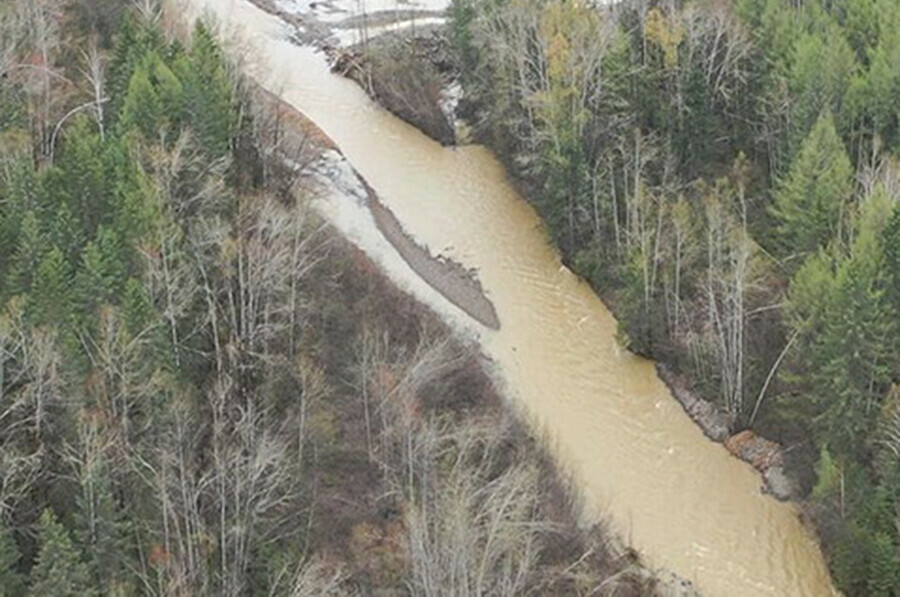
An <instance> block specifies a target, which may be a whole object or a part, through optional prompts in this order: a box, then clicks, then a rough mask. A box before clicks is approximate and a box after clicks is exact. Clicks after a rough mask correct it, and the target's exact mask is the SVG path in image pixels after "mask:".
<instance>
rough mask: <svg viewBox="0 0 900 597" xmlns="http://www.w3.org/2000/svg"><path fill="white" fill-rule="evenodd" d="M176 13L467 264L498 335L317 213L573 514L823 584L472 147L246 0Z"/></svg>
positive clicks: (700, 562)
mask: <svg viewBox="0 0 900 597" xmlns="http://www.w3.org/2000/svg"><path fill="white" fill-rule="evenodd" d="M186 10H187V12H186V13H185V14H198V11H207V12H208V13H211V14H212V15H213V16H214V17H215V18H216V20H218V21H219V23H220V26H221V29H222V35H223V37H224V38H226V39H227V40H228V43H229V44H230V46H231V50H232V51H240V52H242V53H244V54H246V55H248V56H251V57H252V58H251V59H247V60H245V62H246V64H245V69H246V71H247V72H248V74H250V75H251V76H253V77H254V78H255V79H257V81H258V82H259V83H261V84H262V85H263V86H264V87H266V88H267V89H269V90H270V91H272V92H274V93H276V94H277V95H279V96H280V97H281V98H283V99H284V100H285V101H286V102H288V103H290V104H291V105H293V106H295V107H296V108H297V109H298V110H300V111H301V112H303V113H304V114H305V115H306V116H307V117H309V118H310V119H311V120H313V121H314V122H315V123H316V124H317V125H318V126H320V127H321V128H322V129H323V130H324V131H325V133H327V134H328V135H329V136H330V137H331V138H332V139H333V140H334V142H335V143H336V144H337V145H338V147H340V149H341V151H342V152H343V153H344V154H345V156H346V157H347V159H348V160H349V162H350V163H351V164H352V165H353V167H354V168H355V169H356V170H357V171H358V172H359V173H360V174H361V175H362V176H363V177H364V178H365V179H366V180H367V181H368V183H369V184H370V185H371V186H372V188H373V189H374V190H375V191H376V192H377V194H378V195H379V197H380V198H381V200H382V201H383V202H384V204H385V205H387V206H388V207H389V208H390V209H391V210H393V212H394V213H395V214H396V216H397V218H398V219H399V221H400V222H401V224H402V225H403V226H404V228H405V229H406V230H407V231H408V232H409V234H410V235H412V236H413V237H414V238H415V239H416V240H417V241H418V242H419V243H421V244H424V245H427V246H428V247H429V248H430V249H431V251H432V252H433V253H440V254H442V255H445V256H447V257H449V258H451V259H453V260H455V261H457V262H459V263H461V264H463V265H464V266H466V267H469V268H474V269H476V270H477V272H478V277H479V279H480V281H481V284H482V285H483V287H484V289H485V291H486V293H487V295H488V298H490V300H491V301H493V303H494V305H495V307H496V310H497V313H498V315H499V318H500V322H501V328H500V329H499V330H498V331H494V330H490V329H488V328H485V327H483V326H480V325H479V324H477V323H475V322H474V321H472V320H471V319H470V318H468V317H467V316H466V315H465V314H464V313H462V312H461V311H459V310H458V309H456V308H455V307H453V306H452V305H450V304H449V303H448V302H447V301H445V300H442V298H441V297H440V296H439V295H437V294H436V293H435V292H433V291H430V290H429V289H428V288H427V287H426V286H425V285H424V284H423V283H422V282H421V281H420V280H415V279H413V278H414V277H415V274H414V273H413V272H412V271H411V270H410V269H409V268H404V266H403V264H402V262H400V261H399V260H398V259H397V258H396V256H395V255H391V254H390V253H391V251H392V249H391V247H390V245H388V244H387V243H385V242H384V240H383V239H382V238H380V235H379V233H378V231H377V230H375V229H374V227H372V226H368V225H367V224H366V221H365V220H364V219H360V218H357V219H356V220H353V218H343V219H342V216H341V214H342V213H344V211H345V210H344V207H342V206H340V205H337V206H334V205H333V206H331V207H330V208H328V209H325V210H324V211H325V212H326V215H329V214H330V217H331V218H333V220H334V221H335V224H336V226H337V227H338V228H341V229H342V230H344V231H345V233H346V234H347V235H348V237H350V238H351V240H353V241H354V242H356V243H358V244H360V245H361V246H362V248H363V249H364V250H366V251H367V252H369V253H370V254H372V255H373V257H374V258H375V259H376V262H379V263H381V264H382V265H383V266H384V267H385V269H387V270H388V273H389V274H390V275H391V277H392V278H394V279H395V280H397V281H398V283H400V285H401V286H405V287H407V288H408V289H409V290H410V291H411V292H414V293H416V294H417V295H418V296H419V297H420V298H421V299H422V300H424V301H425V302H427V303H428V304H429V305H431V306H432V307H433V308H434V309H435V310H437V311H438V312H439V313H441V314H442V315H444V316H445V317H446V318H447V319H448V320H449V321H450V322H451V323H452V324H453V325H455V326H456V327H457V328H459V329H460V330H461V333H468V334H470V335H474V336H475V337H476V338H477V339H478V342H479V343H480V345H481V347H482V350H483V351H484V353H485V354H486V355H487V357H489V358H490V359H491V360H492V361H493V363H494V366H495V368H496V371H495V373H496V377H497V379H498V380H500V383H501V385H502V386H503V387H502V390H503V391H504V392H505V393H506V394H507V395H508V396H509V397H510V398H511V399H513V400H517V401H519V402H520V403H521V404H522V405H523V407H524V410H525V412H527V413H528V415H529V417H530V418H531V420H532V423H533V424H534V425H535V426H536V428H537V429H538V430H539V431H540V432H545V433H547V435H548V436H549V437H550V438H551V441H552V442H553V445H554V446H555V448H556V454H557V455H558V458H559V460H560V462H561V463H562V464H563V465H564V466H566V467H567V468H569V469H570V470H571V472H572V473H573V474H574V476H575V478H576V479H577V481H578V483H579V485H580V487H581V489H582V490H583V492H584V497H585V502H586V504H587V508H588V513H587V515H588V516H590V517H592V518H597V517H600V516H604V517H607V518H608V519H609V521H610V522H611V523H612V526H613V528H614V529H615V530H616V531H617V532H618V533H619V534H620V535H621V536H622V538H623V539H624V540H625V541H627V542H628V543H629V544H631V545H632V546H634V547H635V548H636V549H637V550H638V551H640V552H641V553H642V554H643V556H644V557H645V559H646V561H647V562H648V564H649V565H650V566H651V567H660V568H665V569H667V570H671V571H673V572H675V573H677V574H679V575H681V576H682V577H684V578H687V579H689V580H691V581H693V582H694V583H695V585H696V586H697V587H698V588H699V589H700V590H701V591H702V592H703V593H704V594H705V595H713V596H728V597H732V596H743V595H777V596H788V595H810V596H819V595H831V594H833V593H834V591H833V589H832V587H831V584H830V581H829V577H828V572H827V569H826V566H825V564H824V561H823V558H822V555H821V553H820V551H819V548H818V546H817V544H816V543H815V541H814V539H813V536H812V534H811V533H810V532H809V531H808V530H807V529H806V528H805V527H804V526H803V525H802V524H801V523H800V521H799V519H798V511H797V509H796V508H795V507H794V506H793V505H791V504H784V503H780V502H778V501H776V500H774V499H772V498H770V497H767V496H764V495H762V494H761V493H760V484H761V480H760V477H759V475H758V474H757V473H756V472H755V471H754V470H753V469H751V468H750V467H749V466H748V465H746V464H745V463H743V462H740V461H738V460H737V459H735V458H733V457H731V456H730V455H729V454H728V453H727V452H726V451H725V449H724V448H723V447H722V446H721V445H719V444H715V443H712V442H710V441H709V440H707V439H706V438H705V437H704V435H703V434H702V433H701V431H700V430H699V428H697V427H696V426H695V425H694V424H693V422H692V421H691V420H690V419H689V418H688V417H687V415H686V414H685V413H684V412H683V410H682V409H681V406H680V405H679V404H678V403H677V402H676V401H675V400H674V399H673V398H672V397H671V396H670V395H669V392H668V390H667V388H666V387H665V385H663V383H662V382H661V381H660V380H659V378H658V377H657V375H656V372H655V370H654V367H653V365H652V363H650V362H648V361H646V360H643V359H641V358H638V357H636V356H634V355H632V354H630V353H629V352H628V351H626V350H623V349H622V348H621V347H620V346H619V345H618V344H617V342H616V338H615V336H616V322H615V320H614V318H613V317H612V315H611V314H610V312H609V311H608V310H607V309H606V307H605V306H604V305H603V303H602V302H601V301H600V300H599V299H598V298H597V296H596V295H595V294H594V293H593V292H592V291H591V289H590V288H589V287H588V286H587V285H586V284H584V283H582V282H580V281H579V280H578V279H577V278H576V277H575V276H574V275H573V274H572V273H571V272H570V271H569V270H568V269H566V268H565V267H564V266H563V265H562V264H561V262H560V257H559V255H558V254H557V253H556V252H555V250H554V249H553V248H552V247H551V245H550V244H549V243H548V239H547V237H546V235H545V233H544V232H543V230H542V227H541V225H540V222H539V220H538V218H537V216H536V214H535V212H534V211H533V210H532V208H531V207H530V206H529V205H528V204H527V203H526V202H525V201H524V200H523V199H522V198H521V197H520V196H519V195H518V194H517V192H516V191H515V189H514V188H513V187H512V186H511V185H510V183H509V181H508V180H507V177H506V173H505V172H504V169H503V167H502V166H501V165H500V164H499V163H498V162H497V160H496V159H495V157H494V156H493V155H492V154H491V153H490V152H489V151H487V150H486V149H484V148H482V147H479V146H465V147H458V148H445V147H441V146H440V145H439V144H437V143H435V142H434V141H432V140H430V139H428V138H427V137H425V136H424V135H423V134H421V133H420V132H419V131H417V130H415V129H414V128H412V127H411V126H409V125H407V124H406V123H404V122H402V121H400V120H399V119H397V118H395V117H393V116H392V115H390V114H388V113H387V112H385V111H384V110H382V109H380V108H378V107H376V106H374V105H373V104H372V102H371V101H370V100H369V99H368V98H367V97H366V96H365V94H364V93H363V92H362V91H361V90H360V89H359V88H358V87H357V86H356V85H355V84H353V83H351V82H349V81H347V80H345V79H342V78H339V77H337V76H335V75H332V74H331V73H329V72H328V69H327V67H326V64H325V61H324V58H323V57H322V56H321V55H319V54H317V53H315V52H314V51H312V50H311V49H309V48H304V47H300V46H297V45H294V44H292V43H291V42H290V41H288V39H287V35H288V33H289V30H288V28H287V27H286V25H285V24H284V23H282V22H281V21H280V20H279V19H278V18H277V17H274V16H272V15H269V14H267V13H265V12H263V11H262V10H260V9H259V8H257V7H255V6H253V5H252V4H251V3H250V2H248V1H247V0H189V4H187V5H186ZM348 209H349V208H348Z"/></svg>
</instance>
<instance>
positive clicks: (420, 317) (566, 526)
mask: <svg viewBox="0 0 900 597" xmlns="http://www.w3.org/2000/svg"><path fill="white" fill-rule="evenodd" d="M254 97H255V101H256V103H257V105H258V106H259V110H260V117H261V118H265V119H268V120H269V121H275V122H277V123H278V124H277V126H276V127H263V128H264V129H266V130H270V131H273V132H275V131H277V132H275V133H274V134H273V135H272V136H271V137H270V140H273V141H274V140H275V139H277V140H278V141H277V144H274V145H273V146H272V151H270V152H268V157H269V158H270V159H271V160H272V161H273V163H272V164H270V166H269V167H270V168H277V167H282V166H283V167H286V168H288V169H289V170H291V171H292V172H293V173H294V176H288V178H291V179H292V180H293V181H294V188H295V190H301V191H302V192H303V193H304V194H308V191H307V189H309V188H310V184H312V185H313V187H312V188H318V191H317V192H315V193H314V197H316V196H319V195H321V196H322V197H323V198H322V199H321V200H322V201H328V202H333V201H341V202H345V203H351V204H357V205H360V206H364V207H365V208H366V209H367V210H369V212H370V213H371V215H372V218H373V220H374V221H375V222H379V220H380V221H381V223H380V224H378V229H379V230H380V231H381V232H382V233H383V234H384V235H385V238H386V239H388V240H389V242H391V244H392V245H394V246H395V248H396V250H397V252H398V253H399V254H400V255H401V256H402V257H403V258H404V260H406V261H407V263H408V264H409V265H410V267H411V268H412V269H413V270H414V271H416V273H417V274H419V275H420V276H421V277H422V278H423V279H427V278H428V277H430V278H431V281H429V284H432V283H433V281H434V280H435V279H440V280H443V282H438V283H437V285H436V286H435V287H436V289H438V290H439V291H440V292H441V293H442V294H443V295H444V296H445V297H446V298H447V299H448V300H450V301H451V302H453V303H454V304H457V302H458V303H460V304H459V305H457V306H460V308H464V307H466V306H467V305H466V302H467V301H469V302H470V303H471V304H469V305H468V307H469V309H464V310H466V311H467V312H468V311H469V310H471V311H473V313H471V314H470V315H472V317H474V318H476V319H484V320H485V321H484V322H482V323H483V325H486V326H488V327H493V325H492V323H493V322H494V321H496V313H495V312H494V310H493V306H492V305H490V303H489V302H487V303H485V302H484V301H486V299H484V298H482V299H479V298H478V297H476V296H475V294H474V293H475V292H476V290H477V291H480V287H478V286H477V281H474V278H473V275H472V274H471V273H470V272H465V271H464V270H463V269H462V268H461V266H459V265H457V264H454V263H452V262H449V261H447V260H442V259H435V258H432V257H431V256H430V254H429V253H428V252H427V250H426V249H423V248H422V247H420V246H419V245H417V244H416V243H415V242H414V241H413V240H412V239H411V238H410V236H409V235H408V234H407V233H406V232H405V231H403V229H402V227H400V224H399V222H398V221H397V220H396V218H395V217H394V216H393V214H392V213H391V212H390V210H388V209H387V208H386V207H384V206H383V205H382V204H381V202H380V201H379V200H378V198H377V196H376V195H375V194H374V191H373V190H372V189H371V188H370V187H369V186H368V185H367V184H366V183H365V181H363V180H362V178H361V177H359V175H358V174H357V173H356V172H354V171H353V170H352V167H350V166H349V164H347V163H346V160H345V159H344V158H343V156H342V155H340V152H339V150H338V149H337V147H336V145H335V143H334V142H333V141H332V140H331V139H330V138H329V137H328V136H327V135H326V134H325V133H324V132H323V131H322V130H321V129H319V128H318V127H317V126H316V125H315V123H313V122H311V121H310V120H309V119H307V118H306V117H305V116H303V115H302V114H301V113H300V112H298V111H296V110H295V109H293V108H292V107H291V106H289V105H287V104H285V103H284V102H283V101H282V100H280V99H278V98H277V97H275V96H273V95H272V94H270V93H268V92H266V91H264V90H262V89H259V88H255V89H254ZM298 158H299V159H298ZM350 177H352V179H351V178H350ZM325 187H331V190H329V189H326V188H325ZM360 187H361V188H362V189H364V192H363V191H360ZM335 188H337V189H339V195H338V196H335V195H334V194H333V190H334V189H335ZM307 199H309V197H307ZM314 200H315V199H314ZM324 211H327V210H324ZM338 232H339V231H338V230H335V231H334V233H335V234H337V233H338ZM330 242H331V244H334V245H336V249H335V250H336V251H337V253H338V254H339V255H342V256H343V257H342V259H344V260H347V261H348V263H351V264H353V265H352V270H353V275H354V276H359V277H361V278H362V280H364V281H366V282H365V283H366V284H367V285H368V286H369V287H370V288H373V289H374V293H375V297H376V298H375V299H374V301H375V303H376V304H377V305H379V307H378V308H381V309H385V311H386V317H387V318H388V319H389V320H397V321H404V322H405V323H404V324H403V327H404V328H405V329H407V330H410V326H412V327H416V328H421V329H428V330H430V332H429V333H430V334H437V335H442V334H449V333H450V330H449V329H448V328H447V327H446V325H445V324H444V323H443V322H441V321H440V319H439V318H438V317H436V316H435V314H434V313H432V312H430V310H429V309H428V308H427V307H426V306H424V305H423V304H422V303H420V302H417V301H416V300H415V299H414V298H413V297H412V296H410V295H409V294H407V293H405V292H403V291H401V290H398V288H397V287H396V286H395V285H394V283H393V282H392V281H391V280H390V279H389V278H388V277H387V276H386V275H385V274H383V273H382V272H381V271H380V268H379V267H378V265H377V264H376V263H374V262H373V261H371V259H370V258H369V257H367V256H366V255H365V253H364V252H363V251H362V250H360V249H357V248H354V247H352V245H350V244H348V241H346V240H344V239H342V238H339V237H338V236H335V237H334V238H333V239H332V241H330ZM395 243H396V244H395ZM398 245H399V246H398ZM420 271H425V274H424V275H423V274H421V273H420ZM428 272H432V274H429V273H428ZM435 276H436V278H435ZM370 292H372V291H370ZM445 293H446V294H445ZM462 296H466V297H468V298H467V299H466V300H460V298H459V297H462ZM482 296H483V295H482ZM454 299H456V300H454ZM479 305H480V306H479ZM488 305H490V308H488ZM479 309H481V310H482V312H479ZM492 318H493V320H492ZM497 325H499V324H497ZM449 352H451V353H453V354H458V355H465V356H464V358H463V363H464V365H463V367H462V368H459V369H457V372H456V373H452V375H453V376H454V378H455V381H454V382H453V383H454V384H455V385H458V386H459V387H460V388H475V389H477V391H476V393H475V394H474V395H470V396H467V397H463V393H464V392H456V394H457V396H459V401H456V400H455V401H453V402H451V403H445V404H441V403H438V404H437V405H431V408H432V409H433V410H435V412H441V411H446V412H447V413H449V414H455V416H462V417H464V418H466V419H469V418H471V419H473V420H482V422H484V420H485V419H487V421H488V422H489V423H488V424H493V425H495V426H496V428H497V429H503V428H507V427H509V428H510V429H512V432H511V435H510V437H509V439H508V440H507V441H508V442H509V446H508V447H509V449H510V450H511V451H512V452H514V453H518V452H521V451H524V453H525V454H527V456H525V458H527V459H528V460H529V461H530V462H533V463H537V464H538V466H539V467H540V470H541V477H542V480H541V489H540V494H539V495H540V496H541V497H540V500H539V507H540V511H541V512H542V513H544V514H545V515H546V516H547V517H548V518H550V519H552V520H553V521H554V522H553V524H554V527H555V529H554V531H553V535H554V537H555V538H554V540H553V541H552V542H551V544H550V545H549V546H548V547H547V548H546V549H545V550H544V551H543V552H542V554H541V561H542V562H544V563H546V564H547V565H552V563H553V562H557V561H558V562H560V565H561V566H562V565H566V566H568V568H567V570H571V572H572V574H564V575H563V576H562V577H560V578H559V579H556V580H553V581H552V582H549V583H548V584H547V585H546V586H544V587H543V589H542V590H541V593H542V594H559V595H565V594H571V593H572V592H573V591H577V590H578V589H577V587H579V586H582V585H581V583H584V582H585V581H586V579H587V578H590V576H591V575H600V578H602V579H604V580H603V581H602V583H601V584H602V585H603V586H609V587H611V588H610V590H615V591H616V593H615V594H617V595H619V594H621V595H635V596H638V595H640V596H647V595H659V596H660V597H698V596H699V593H698V592H697V591H696V590H695V589H694V587H693V586H692V584H691V582H690V581H688V580H686V579H683V578H680V577H678V576H677V575H674V574H672V573H670V572H661V573H660V574H659V575H658V576H657V575H656V574H654V573H652V572H651V571H649V570H648V569H646V568H645V567H644V566H643V564H642V563H641V562H640V559H639V556H638V555H637V553H636V552H635V551H634V550H632V549H630V548H628V547H627V546H626V545H625V544H624V543H623V542H622V541H621V539H619V538H618V537H617V536H616V535H615V534H614V533H613V532H612V531H611V530H610V529H609V528H607V527H606V525H605V523H603V522H599V523H596V522H594V523H590V524H588V525H586V526H585V525H584V519H583V516H582V515H581V513H580V510H581V507H580V505H579V504H580V498H579V491H578V489H576V487H575V485H574V484H573V483H572V482H571V481H569V480H567V479H569V477H568V476H567V475H566V474H564V473H561V472H560V470H559V469H558V467H557V464H556V462H555V459H554V458H553V457H552V456H551V455H550V452H549V450H548V446H546V445H544V444H542V442H541V441H539V440H537V439H535V436H534V435H533V434H532V433H530V432H529V431H528V426H527V425H525V424H523V423H522V421H523V415H522V414H521V413H518V412H517V410H516V408H515V407H514V406H513V404H512V403H511V402H510V401H509V400H505V399H503V398H502V397H501V395H500V394H499V393H498V392H497V390H496V389H495V384H494V382H493V381H492V380H491V376H490V375H489V374H488V373H487V370H489V369H490V368H491V364H490V363H489V362H488V361H486V360H485V357H484V355H481V354H478V353H477V352H476V351H475V349H474V347H473V346H471V345H468V344H467V343H466V341H465V339H463V340H462V341H460V340H456V341H454V343H453V345H452V347H451V348H450V349H449ZM419 399H420V400H422V401H423V407H425V406H427V405H428V404H429V402H428V401H429V400H430V398H429V397H427V396H425V395H423V396H421V397H420V398H419ZM490 421H493V423H490ZM358 476H359V475H356V477H358ZM356 477H351V478H350V479H349V480H346V482H343V483H342V484H341V486H340V487H341V488H344V489H346V487H348V486H349V485H352V484H353V483H354V481H353V479H354V478H356ZM344 489H341V490H340V491H343V490H344ZM336 491H337V490H336ZM335 497H337V498H339V496H338V494H337V493H336V494H335ZM357 499H359V498H358V497H357ZM389 509H391V511H392V512H404V511H405V508H404V507H403V506H402V505H394V506H392V507H391V508H389ZM339 511H340V510H339ZM336 524H337V525H338V526H337V528H345V527H346V528H347V529H348V530H347V532H349V533H351V534H353V533H361V532H363V531H361V530H360V529H364V530H365V533H366V534H367V535H368V536H369V537H368V538H367V539H366V540H365V541H363V542H362V546H361V547H360V546H356V547H354V545H356V544H357V543H359V540H358V539H352V538H351V539H348V541H350V542H351V543H352V545H351V546H350V547H346V548H342V549H350V550H352V549H357V550H360V549H361V550H363V553H362V555H361V556H360V555H358V554H357V555H356V556H355V557H362V558H363V561H364V562H366V563H365V565H364V567H365V568H366V570H369V569H370V568H374V567H375V566H376V565H383V564H385V563H391V561H392V560H391V558H393V557H403V556H402V553H401V554H400V555H399V556H398V555H397V554H396V553H395V554H394V555H393V556H391V555H390V553H386V552H391V551H396V550H398V549H400V550H401V551H402V549H401V548H402V546H403V542H402V540H399V543H398V538H397V536H396V535H397V534H398V533H400V532H402V531H403V527H404V526H405V525H406V524H408V523H407V522H406V521H405V520H403V518H402V516H400V517H399V518H398V517H397V516H396V515H392V517H389V518H388V520H387V522H384V521H373V520H368V521H366V520H364V521H362V522H359V521H357V522H356V523H355V525H354V526H353V527H352V528H351V527H349V526H348V523H346V522H344V521H342V520H339V519H336ZM398 525H399V526H398ZM354 542H355V543H354ZM566 558H569V561H568V562H567V561H566ZM391 566H392V568H391V569H392V570H394V571H395V572H396V567H397V565H396V563H392V564H391ZM383 574H384V573H379V575H378V576H377V578H382V577H383ZM607 583H608V584H607ZM588 586H589V585H588ZM613 587H614V589H613Z"/></svg>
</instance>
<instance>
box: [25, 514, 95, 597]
mask: <svg viewBox="0 0 900 597" xmlns="http://www.w3.org/2000/svg"><path fill="white" fill-rule="evenodd" d="M39 544H40V548H39V551H38V556H37V561H36V562H35V565H34V568H33V569H32V570H31V583H30V584H31V589H30V595H34V596H35V597H38V596H44V595H54V596H55V597H83V596H85V595H92V594H93V590H92V588H91V582H90V573H89V572H88V567H87V565H86V564H85V563H84V562H83V561H82V560H81V554H80V553H79V552H78V548H77V547H76V546H75V544H74V543H73V542H72V539H71V538H70V537H69V533H68V532H67V531H66V529H65V527H63V525H62V524H61V523H60V522H59V521H58V520H57V518H56V515H55V514H54V513H53V512H52V511H50V510H44V513H43V514H42V515H41V521H40V537H39Z"/></svg>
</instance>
